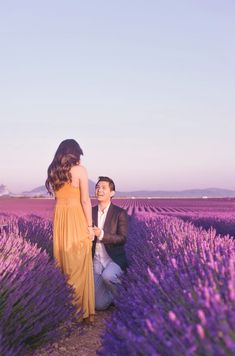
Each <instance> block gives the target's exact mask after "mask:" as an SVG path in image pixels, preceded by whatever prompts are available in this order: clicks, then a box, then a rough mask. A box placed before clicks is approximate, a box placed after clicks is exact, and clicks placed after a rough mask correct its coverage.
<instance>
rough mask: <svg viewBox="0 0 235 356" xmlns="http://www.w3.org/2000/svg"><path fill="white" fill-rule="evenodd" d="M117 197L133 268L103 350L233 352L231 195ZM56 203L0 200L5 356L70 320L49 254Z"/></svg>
mask: <svg viewBox="0 0 235 356" xmlns="http://www.w3.org/2000/svg"><path fill="white" fill-rule="evenodd" d="M114 203H115V204H117V205H119V206H122V207H123V208H125V209H126V210H127V212H128V214H129V216H130V231H129V237H128V243H127V247H126V250H127V256H128V260H129V268H128V272H127V274H126V275H125V276H124V277H123V279H122V285H121V286H120V288H119V293H118V296H117V298H116V303H115V304H116V308H115V310H114V312H113V314H112V317H111V319H110V320H109V321H108V322H107V325H106V331H105V333H104V335H103V337H102V346H101V348H100V350H99V351H98V354H100V355H169V356H170V355H177V356H178V355H233V354H234V353H235V239H234V236H235V209H234V208H235V200H233V199H206V200H204V199H115V200H114ZM53 204H54V202H53V200H47V199H0V232H1V239H0V251H1V253H0V266H1V267H0V281H1V283H0V313H1V326H0V354H1V355H24V353H25V351H26V350H27V352H33V350H34V349H35V348H37V347H38V346H39V345H42V344H43V343H45V342H47V340H51V339H56V338H58V337H59V334H58V330H59V328H58V326H59V325H60V324H61V323H68V325H69V323H70V322H71V320H73V315H74V309H73V306H72V303H71V300H72V290H71V289H70V288H68V286H67V284H66V280H65V279H64V277H63V275H62V274H61V273H60V272H59V270H58V269H57V268H56V266H55V264H54V261H53V256H52V214H53ZM93 204H95V201H93ZM52 281H53V283H52Z"/></svg>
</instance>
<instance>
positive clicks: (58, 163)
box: [45, 139, 83, 195]
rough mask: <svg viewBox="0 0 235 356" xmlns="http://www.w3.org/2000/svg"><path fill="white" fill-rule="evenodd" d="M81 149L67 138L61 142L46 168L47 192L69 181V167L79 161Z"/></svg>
mask: <svg viewBox="0 0 235 356" xmlns="http://www.w3.org/2000/svg"><path fill="white" fill-rule="evenodd" d="M81 155H83V151H82V149H81V147H80V146H79V144H78V143H77V141H75V140H73V139H67V140H64V141H62V142H61V144H60V145H59V147H58V148H57V151H56V153H55V156H54V158H53V161H52V162H51V164H50V166H49V167H48V170H47V180H46V182H45V186H46V188H47V190H48V192H49V194H51V195H52V194H53V193H54V192H55V191H57V190H59V189H60V188H61V187H62V186H63V185H64V184H65V183H66V182H71V181H72V177H71V173H70V169H71V168H72V167H73V166H76V165H77V164H79V163H80V156H81Z"/></svg>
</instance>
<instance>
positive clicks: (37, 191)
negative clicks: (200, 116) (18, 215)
mask: <svg viewBox="0 0 235 356" xmlns="http://www.w3.org/2000/svg"><path fill="white" fill-rule="evenodd" d="M88 183H89V192H90V194H91V195H94V193H95V183H94V182H92V181H91V180H89V181H88ZM20 195H21V196H25V197H31V198H32V197H35V198H36V197H49V194H48V191H47V189H46V187H45V185H41V186H40V187H37V188H34V189H32V190H29V191H25V192H22V193H21V194H20Z"/></svg>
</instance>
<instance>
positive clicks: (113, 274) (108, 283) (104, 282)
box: [94, 260, 123, 310]
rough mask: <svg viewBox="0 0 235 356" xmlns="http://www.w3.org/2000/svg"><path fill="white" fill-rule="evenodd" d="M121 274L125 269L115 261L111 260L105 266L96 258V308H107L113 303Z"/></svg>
mask: <svg viewBox="0 0 235 356" xmlns="http://www.w3.org/2000/svg"><path fill="white" fill-rule="evenodd" d="M121 274H123V270H122V269H121V268H120V267H119V266H118V265H117V264H116V263H115V262H113V261H111V262H109V263H108V265H107V266H106V267H105V268H104V267H103V266H102V264H101V263H100V262H99V261H97V260H94V281H95V308H96V310H105V309H107V308H108V307H109V306H110V304H112V302H113V296H114V294H115V293H116V289H117V286H116V285H117V284H118V283H120V281H119V277H120V275H121Z"/></svg>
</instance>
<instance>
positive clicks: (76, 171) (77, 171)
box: [71, 164, 87, 177]
mask: <svg viewBox="0 0 235 356" xmlns="http://www.w3.org/2000/svg"><path fill="white" fill-rule="evenodd" d="M71 174H72V175H75V176H78V177H82V176H86V175H87V170H86V168H85V167H84V166H82V165H80V164H78V165H76V166H73V167H72V168H71Z"/></svg>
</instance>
